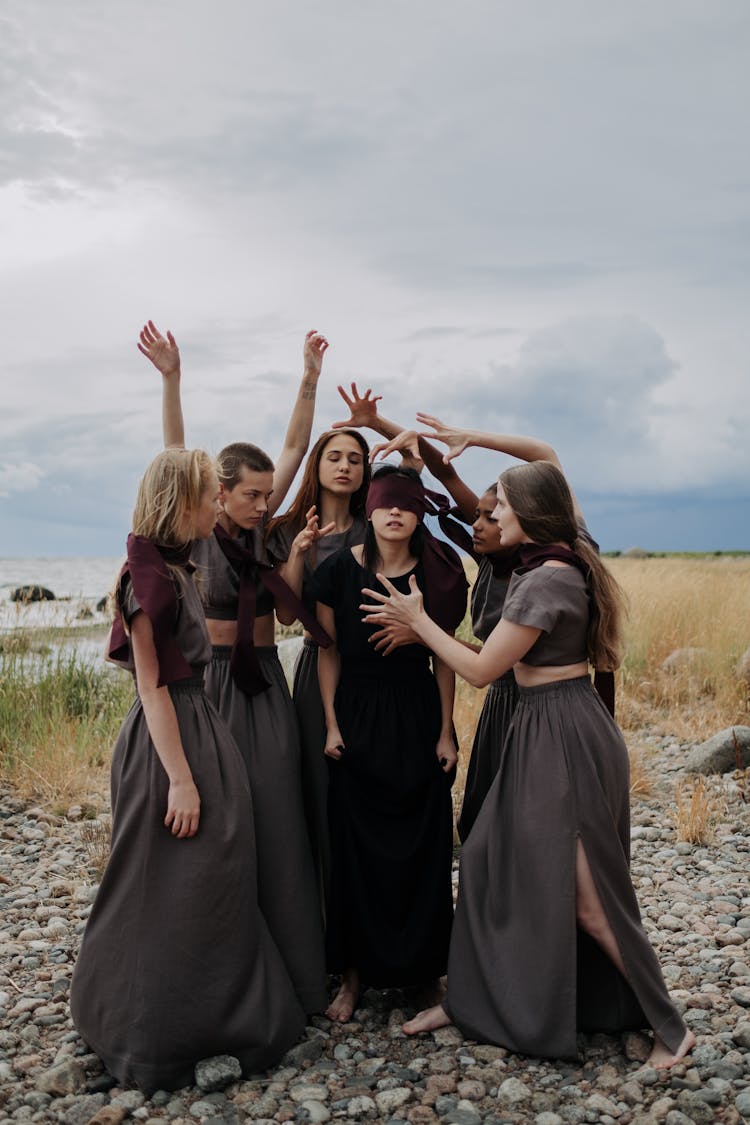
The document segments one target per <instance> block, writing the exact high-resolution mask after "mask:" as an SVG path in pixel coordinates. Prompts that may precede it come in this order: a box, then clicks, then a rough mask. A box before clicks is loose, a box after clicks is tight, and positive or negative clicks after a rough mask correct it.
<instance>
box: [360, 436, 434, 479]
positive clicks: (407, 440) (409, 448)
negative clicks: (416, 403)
mask: <svg viewBox="0 0 750 1125" xmlns="http://www.w3.org/2000/svg"><path fill="white" fill-rule="evenodd" d="M389 453H400V454H401V464H402V465H405V466H407V467H408V468H410V469H416V470H417V472H418V473H421V472H422V469H423V468H424V461H423V460H422V457H421V455H420V452H419V434H418V433H417V431H416V430H402V431H401V433H400V434H396V436H395V438H391V440H390V441H381V442H380V444H379V445H376V446H374V447H373V449H371V450H370V462H371V463H374V462H375V461H376V459H377V458H378V457H380V459H381V460H383V459H384V458H385V457H387V456H388V454H389Z"/></svg>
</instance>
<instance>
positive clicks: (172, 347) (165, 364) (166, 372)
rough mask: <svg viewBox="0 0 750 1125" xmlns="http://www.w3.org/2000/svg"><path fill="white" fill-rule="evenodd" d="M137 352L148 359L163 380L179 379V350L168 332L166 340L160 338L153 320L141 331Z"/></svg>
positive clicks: (160, 335) (162, 337)
mask: <svg viewBox="0 0 750 1125" xmlns="http://www.w3.org/2000/svg"><path fill="white" fill-rule="evenodd" d="M138 351H139V352H142V354H143V355H145V357H146V359H150V360H151V362H152V363H153V365H154V367H155V368H156V369H157V371H161V373H162V375H163V376H164V378H165V379H169V378H170V377H171V376H173V375H176V376H177V378H178V379H179V377H180V349H179V348H178V347H177V342H176V340H175V338H174V336H173V335H172V333H171V332H170V331H167V335H166V338H165V337H164V336H162V334H161V332H160V331H159V329H158V328H157V327H156V325H155V324H154V322H153V320H149V321H148V323H147V324H144V326H143V328H142V329H141V334H140V338H139V341H138Z"/></svg>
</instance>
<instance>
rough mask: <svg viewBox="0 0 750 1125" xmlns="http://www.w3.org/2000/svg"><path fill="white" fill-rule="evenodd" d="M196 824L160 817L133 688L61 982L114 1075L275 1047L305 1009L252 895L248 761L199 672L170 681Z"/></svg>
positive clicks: (160, 791)
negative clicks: (97, 858) (78, 939)
mask: <svg viewBox="0 0 750 1125" xmlns="http://www.w3.org/2000/svg"><path fill="white" fill-rule="evenodd" d="M170 695H171V697H172V700H173V702H174V706H175V711H176V714H177V721H178V724H179V729H180V736H181V739H182V744H183V747H184V750H185V754H186V757H187V760H188V763H189V765H190V769H191V772H192V775H193V778H194V780H195V784H196V786H197V788H198V792H199V794H200V798H201V811H200V825H199V828H198V832H197V834H196V835H195V836H194V837H192V838H191V839H182V840H179V839H177V838H176V837H174V836H172V834H171V832H170V831H169V829H167V828H166V827H165V826H164V817H165V815H166V811H167V793H168V788H169V785H168V779H167V775H166V773H165V771H164V769H163V767H162V765H161V762H160V761H159V758H158V756H157V754H156V751H155V750H154V747H153V744H152V742H151V738H150V735H149V732H148V728H147V726H146V720H145V716H144V713H143V708H142V706H141V703H140V700H139V699H136V701H135V702H134V704H133V706H132V707H131V709H130V712H129V713H128V715H127V716H126V719H125V722H124V723H123V726H122V729H121V731H120V734H119V736H118V739H117V742H116V744H115V747H114V752H113V758H112V775H111V780H112V847H111V854H110V857H109V861H108V863H107V867H106V870H105V872H104V875H103V877H102V881H101V884H100V887H99V890H98V893H97V896H96V900H95V902H94V905H93V907H92V910H91V915H90V917H89V920H88V924H87V926H86V930H85V933H84V936H83V941H82V944H81V949H80V952H79V955H78V960H77V962H76V967H75V971H74V974H73V981H72V985H71V994H70V1006H71V1013H72V1016H73V1021H74V1023H75V1025H76V1027H77V1028H78V1031H79V1032H80V1034H81V1036H82V1038H83V1039H84V1040H85V1041H86V1043H87V1044H88V1045H89V1047H90V1048H91V1049H92V1050H93V1051H95V1052H96V1054H98V1055H99V1057H100V1058H101V1059H102V1061H103V1062H104V1064H105V1066H106V1067H107V1069H108V1070H109V1072H110V1073H111V1074H112V1075H113V1077H114V1078H116V1079H117V1081H118V1082H119V1083H121V1084H123V1085H131V1084H135V1085H137V1086H139V1087H140V1088H141V1089H142V1090H143V1091H144V1092H146V1093H147V1094H148V1093H151V1092H153V1091H154V1090H155V1089H159V1088H161V1089H167V1090H169V1089H175V1088H177V1087H180V1086H185V1085H190V1084H192V1083H193V1082H194V1066H195V1063H196V1062H197V1061H198V1060H200V1059H202V1058H205V1057H207V1056H211V1055H217V1054H223V1053H228V1054H231V1055H234V1056H236V1057H237V1058H238V1059H239V1060H240V1062H241V1064H242V1066H243V1069H244V1070H245V1072H246V1073H251V1072H256V1071H258V1070H263V1069H265V1068H266V1067H269V1066H272V1065H273V1064H274V1063H276V1062H277V1061H278V1059H279V1058H280V1057H281V1055H282V1054H283V1053H284V1052H285V1051H286V1050H287V1049H288V1048H289V1047H290V1046H291V1045H292V1044H293V1043H294V1042H295V1040H296V1039H297V1037H298V1036H299V1034H300V1032H301V1031H302V1029H303V1027H304V1022H305V1021H304V1012H303V1010H302V1008H301V1007H300V1005H299V1003H298V1001H297V999H296V997H295V995H294V991H293V989H292V985H291V983H290V980H289V976H288V974H287V971H286V968H285V966H284V963H283V961H282V959H281V956H280V954H279V952H278V950H277V949H276V946H275V944H274V942H273V939H272V938H271V935H270V933H269V930H268V927H267V926H266V922H265V919H264V917H263V914H262V913H261V910H260V908H259V906H258V896H257V884H256V866H255V836H254V831H253V813H252V802H251V798H250V790H249V786H248V782H247V774H246V771H245V767H244V765H243V762H242V759H241V757H240V754H239V751H238V749H237V746H236V744H235V742H234V739H233V738H232V737H231V735H230V734H229V731H228V730H227V727H226V725H225V724H224V722H223V721H222V720H221V718H220V717H219V715H218V714H217V712H216V710H215V709H214V707H213V706H212V704H211V703H210V702H209V701H208V699H207V698H206V696H205V694H204V692H203V689H202V683H201V682H200V681H198V682H186V683H184V684H183V683H181V684H178V685H175V686H173V687H171V688H170Z"/></svg>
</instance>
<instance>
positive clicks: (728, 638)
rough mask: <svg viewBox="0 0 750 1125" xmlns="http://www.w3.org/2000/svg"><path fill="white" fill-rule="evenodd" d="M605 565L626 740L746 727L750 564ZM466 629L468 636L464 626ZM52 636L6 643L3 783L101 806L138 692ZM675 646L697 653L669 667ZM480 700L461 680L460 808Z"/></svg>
mask: <svg viewBox="0 0 750 1125" xmlns="http://www.w3.org/2000/svg"><path fill="white" fill-rule="evenodd" d="M606 561H607V564H608V565H609V566H610V567H611V569H612V571H613V573H614V574H615V576H616V577H617V579H618V581H619V582H620V583H621V584H622V586H623V587H624V589H625V591H626V594H627V596H628V601H629V621H628V631H627V651H626V656H625V661H624V664H623V667H622V669H621V670H620V672H619V673H618V677H617V680H618V684H617V686H618V695H617V717H618V721H619V722H620V724H621V726H622V727H623V728H624V729H625V731H626V733H628V732H630V734H631V735H633V736H634V735H635V733H636V732H641V731H643V730H644V729H650V730H653V731H654V732H656V733H665V734H667V733H668V734H674V735H676V736H677V737H678V738H680V739H682V740H685V741H702V740H703V739H704V738H707V737H708V736H709V735H711V734H713V733H715V732H716V731H717V730H720V729H722V728H723V727H727V726H732V725H737V724H750V686H749V682H748V680H747V679H746V678H743V677H742V676H741V675H738V674H737V671H736V668H737V665H738V662H739V661H740V659H741V657H742V655H743V653H745V652H746V651H747V650H748V649H749V648H750V558H747V557H744V558H732V557H728V556H722V557H717V558H715V557H713V556H704V557H680V558H672V557H668V558H648V559H622V558H619V559H618V558H615V559H607V560H606ZM461 632H462V635H464V636H469V635H470V628H469V625H468V621H467V622H465V623H464V625H463V626H462V630H461ZM50 639H59V638H50V637H49V636H40V635H38V634H35V635H32V636H30V635H28V634H22V633H20V632H19V633H11V634H7V635H6V636H5V637H3V638H2V647H1V648H0V775H1V776H2V777H3V778H5V779H6V780H9V781H11V782H12V783H13V784H14V785H15V786H16V787H17V788H18V789H19V790H20V791H21V793H22V794H24V795H26V796H28V797H30V798H32V799H34V800H38V801H40V802H43V803H45V804H47V805H48V806H50V807H52V808H55V809H57V810H58V811H60V810H64V809H65V808H67V807H68V805H69V804H71V803H73V802H76V803H84V804H85V803H87V802H88V803H92V804H95V803H96V801H97V800H99V801H100V800H101V795H102V794H103V793H104V792H105V791H106V783H107V765H108V758H109V750H110V747H111V745H112V742H113V741H114V737H115V735H116V732H117V729H118V727H119V724H120V722H121V720H122V717H123V716H124V714H125V712H126V711H127V709H128V707H129V706H130V703H131V701H132V698H133V687H132V683H131V681H130V678H129V677H128V676H126V675H123V674H118V673H116V672H113V671H112V670H111V669H109V668H107V667H106V666H104V665H103V664H101V665H97V666H96V667H93V668H92V667H91V666H90V665H87V664H85V663H84V662H82V661H81V660H79V659H78V658H76V657H75V656H70V655H59V654H58V655H55V654H54V653H50V651H49V647H48V646H49V641H50ZM102 641H103V636H102ZM679 649H691V650H693V651H692V653H691V654H690V656H689V658H686V659H685V660H684V661H683V662H682V663H680V664H678V665H677V666H676V667H675V668H674V669H672V670H669V669H665V668H664V667H663V665H664V661H665V660H666V659H667V657H669V656H670V654H672V653H674V652H675V651H676V650H679ZM33 653H36V656H33V657H32V658H31V659H29V657H30V654H33ZM483 695H484V693H483V692H481V691H477V690H476V689H475V688H472V687H470V686H469V685H468V684H466V683H464V682H463V681H459V682H458V685H457V693H456V709H455V720H456V729H457V732H458V737H459V743H460V745H461V748H462V755H461V764H460V768H459V777H458V779H457V784H456V798H457V799H458V800H460V794H461V793H462V792H463V779H464V777H465V770H466V766H467V763H468V752H469V749H470V747H471V743H472V738H473V733H474V727H475V725H476V721H477V718H478V715H479V712H480V710H481V706H482V699H483ZM631 741H633V742H635V741H636V740H635V739H634V738H632V739H631ZM636 765H638V763H637V762H636ZM634 772H635V771H634Z"/></svg>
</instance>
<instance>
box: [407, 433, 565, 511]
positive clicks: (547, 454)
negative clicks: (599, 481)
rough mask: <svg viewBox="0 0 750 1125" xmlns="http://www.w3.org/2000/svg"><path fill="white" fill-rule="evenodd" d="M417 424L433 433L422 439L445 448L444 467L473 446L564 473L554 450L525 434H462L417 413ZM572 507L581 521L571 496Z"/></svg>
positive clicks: (422, 436)
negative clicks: (548, 463) (547, 463)
mask: <svg viewBox="0 0 750 1125" xmlns="http://www.w3.org/2000/svg"><path fill="white" fill-rule="evenodd" d="M417 421H418V422H419V424H420V425H422V426H431V427H432V432H431V433H421V434H420V437H421V438H431V439H432V440H433V441H440V442H443V444H445V445H447V447H448V448H447V450H446V452H445V453H444V454H443V462H444V463H445V464H446V465H448V464H450V462H451V461H452V460H453V458H454V457H459V456H460V455H461V454H462V453H463V452H464V450H465V449H469V448H470V447H472V446H475V447H477V448H480V449H494V450H496V451H497V452H498V453H505V454H507V455H508V457H516V458H517V459H518V460H519V461H551V462H552V464H553V465H556V466H557V468H558V469H559V470H560V472H561V473H562V472H564V470H563V467H562V465H561V464H560V458H559V457H558V456H557V453H556V452H555V450H554V449H553V448H552V446H551V445H550V444H549V443H548V442H546V441H541V440H540V439H539V438H535V437H527V436H526V435H524V434H492V433H488V432H487V431H485V430H462V429H458V428H457V427H455V426H447V425H446V424H445V423H444V422H441V421H440V419H439V418H436V417H435V415H434V414H422V413H418V414H417ZM426 460H427V459H426V458H425V461H426ZM428 467H429V464H428ZM430 471H432V470H431V469H430ZM446 487H447V485H446ZM571 493H572V489H571ZM573 503H574V505H575V513H576V516H577V517H578V518H579V519H582V518H583V517H582V513H581V509H580V507H579V505H578V501H577V500H576V497H575V495H573Z"/></svg>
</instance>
